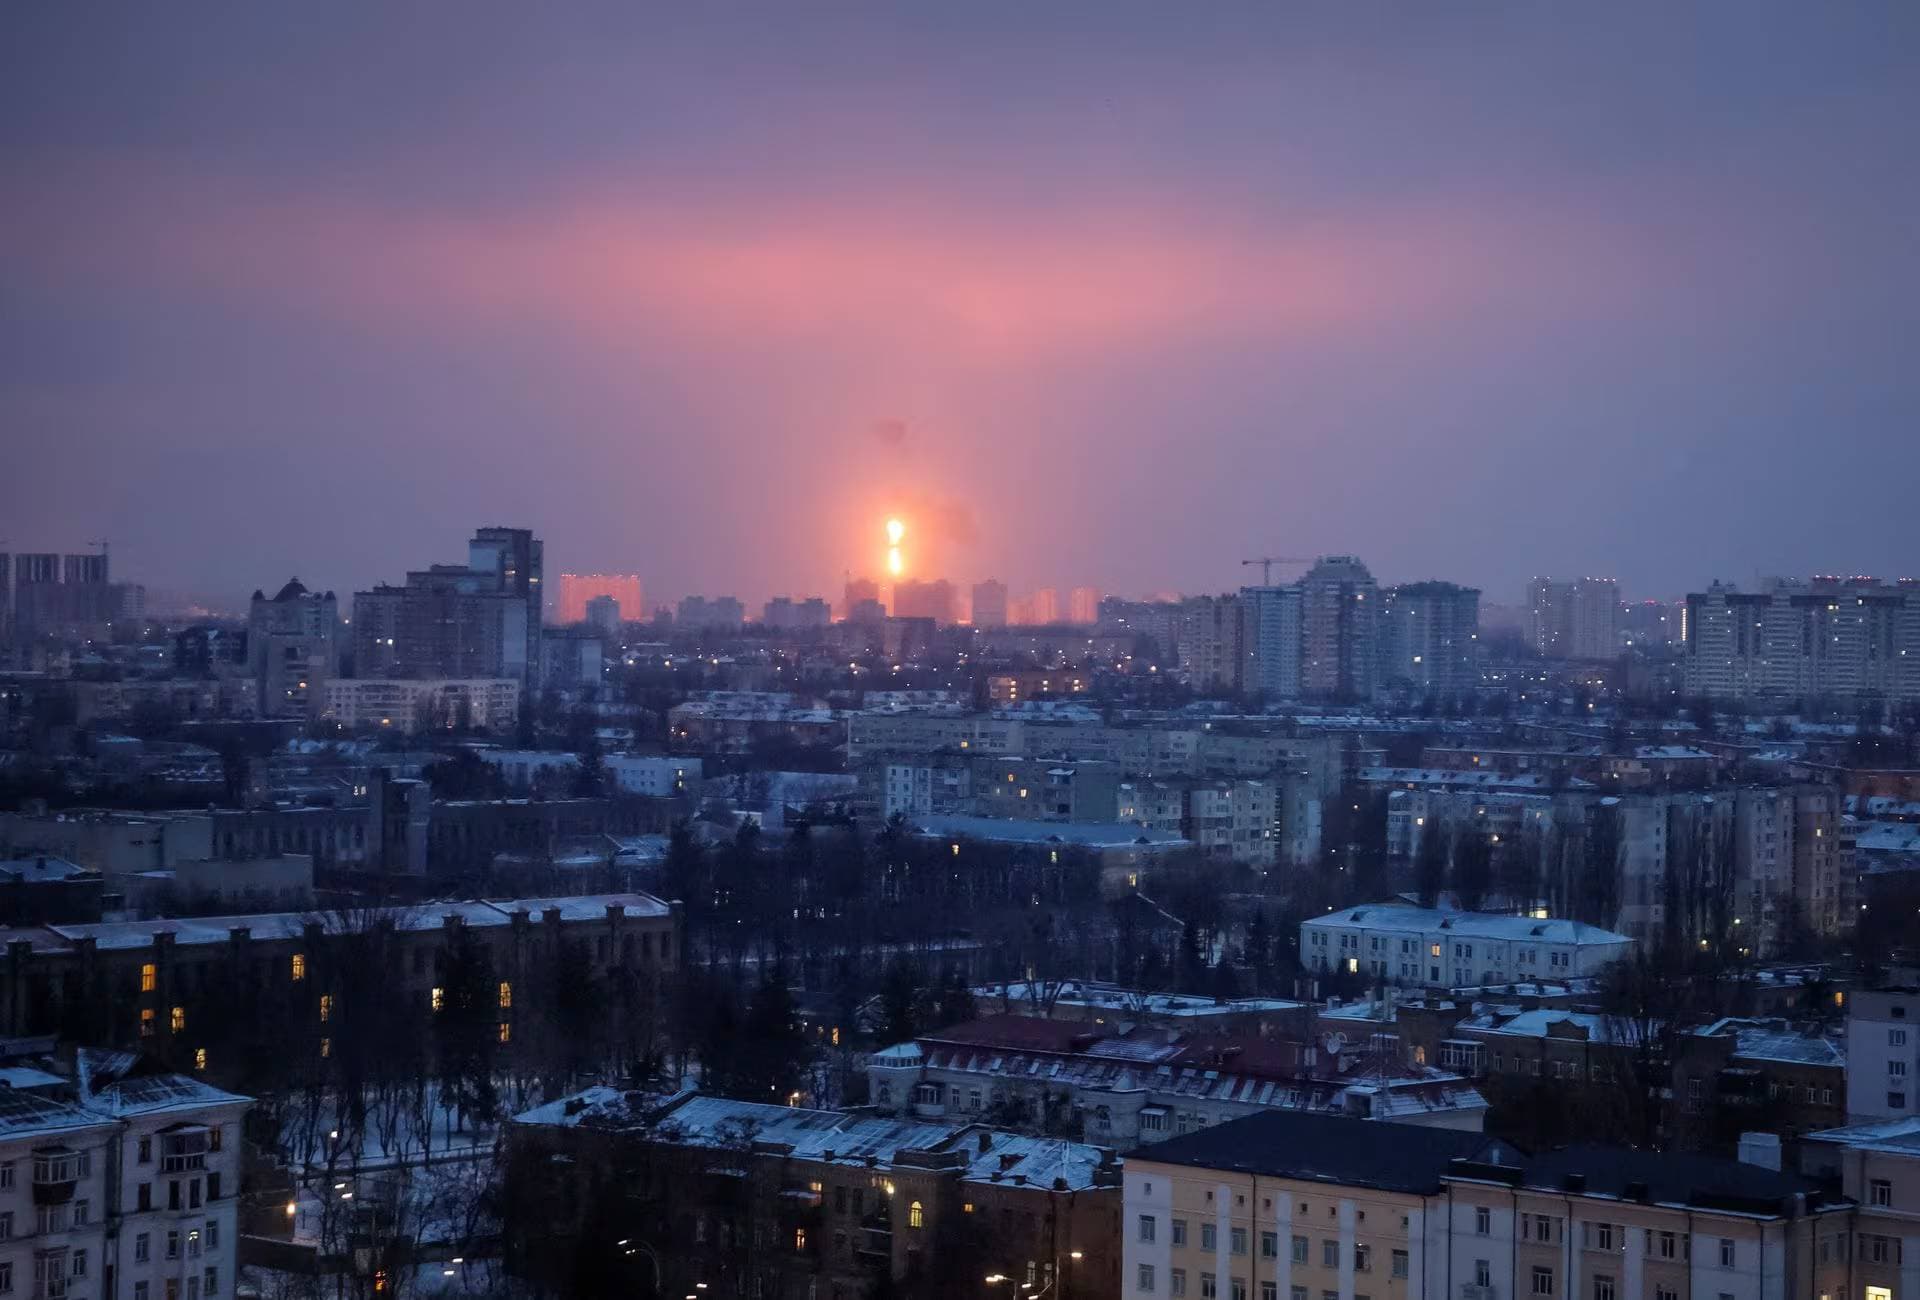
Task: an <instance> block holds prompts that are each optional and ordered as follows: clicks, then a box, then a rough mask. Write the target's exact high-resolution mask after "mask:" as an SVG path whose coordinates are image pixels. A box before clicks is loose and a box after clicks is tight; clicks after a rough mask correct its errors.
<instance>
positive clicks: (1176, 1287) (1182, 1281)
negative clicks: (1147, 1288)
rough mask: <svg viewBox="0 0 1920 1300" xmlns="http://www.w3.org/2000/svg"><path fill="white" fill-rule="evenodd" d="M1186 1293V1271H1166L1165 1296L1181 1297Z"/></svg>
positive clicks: (1178, 1269)
mask: <svg viewBox="0 0 1920 1300" xmlns="http://www.w3.org/2000/svg"><path fill="white" fill-rule="evenodd" d="M1186 1293H1187V1270H1186V1269H1184V1268H1170V1269H1168V1270H1167V1294H1168V1295H1172V1296H1182V1295H1185V1294H1186Z"/></svg>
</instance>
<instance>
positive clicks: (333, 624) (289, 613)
mask: <svg viewBox="0 0 1920 1300" xmlns="http://www.w3.org/2000/svg"><path fill="white" fill-rule="evenodd" d="M340 640H341V630H340V611H339V604H338V602H337V601H336V600H335V599H334V595H333V593H332V592H330V591H329V592H326V593H324V594H322V593H320V592H313V591H308V590H307V589H306V588H305V587H303V586H302V585H301V584H300V580H299V579H298V578H294V579H292V580H290V581H289V582H288V583H287V584H286V585H285V586H283V587H281V588H280V590H279V591H278V592H276V593H274V595H273V597H272V598H271V599H269V598H268V597H267V596H266V595H265V594H264V593H262V592H259V591H256V592H254V593H253V600H252V602H251V604H250V605H249V607H248V611H247V642H246V645H247V671H248V673H249V675H250V676H252V678H253V680H254V688H255V690H256V691H257V693H258V694H257V697H256V698H257V701H258V702H257V706H256V711H257V713H258V716H260V717H263V718H305V717H310V716H312V715H313V713H314V712H315V711H316V709H317V708H318V707H319V705H320V703H321V701H322V700H323V699H324V698H325V691H326V687H327V684H328V683H329V682H331V681H332V680H333V679H334V678H335V677H336V676H338V674H339V672H340Z"/></svg>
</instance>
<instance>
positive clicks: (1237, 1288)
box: [1228, 1277, 1247, 1300]
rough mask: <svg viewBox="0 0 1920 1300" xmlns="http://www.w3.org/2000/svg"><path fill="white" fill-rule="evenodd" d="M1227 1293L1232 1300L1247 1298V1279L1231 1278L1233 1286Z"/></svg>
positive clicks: (1245, 1299)
mask: <svg viewBox="0 0 1920 1300" xmlns="http://www.w3.org/2000/svg"><path fill="white" fill-rule="evenodd" d="M1228 1294H1229V1295H1230V1296H1232V1300H1247V1279H1245V1278H1244V1277H1236V1278H1235V1279H1233V1286H1232V1289H1231V1290H1230V1291H1229V1292H1228Z"/></svg>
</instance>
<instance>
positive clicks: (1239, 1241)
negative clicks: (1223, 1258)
mask: <svg viewBox="0 0 1920 1300" xmlns="http://www.w3.org/2000/svg"><path fill="white" fill-rule="evenodd" d="M1227 1253H1228V1254H1229V1255H1244V1254H1246V1253H1247V1230H1246V1229H1245V1228H1230V1229H1228V1230H1227Z"/></svg>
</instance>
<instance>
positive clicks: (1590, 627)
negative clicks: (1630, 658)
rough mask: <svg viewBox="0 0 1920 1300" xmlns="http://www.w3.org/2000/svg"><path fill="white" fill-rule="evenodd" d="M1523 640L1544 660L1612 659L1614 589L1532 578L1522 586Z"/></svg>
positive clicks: (1597, 581)
mask: <svg viewBox="0 0 1920 1300" xmlns="http://www.w3.org/2000/svg"><path fill="white" fill-rule="evenodd" d="M1527 640H1528V643H1529V644H1531V645H1532V646H1533V648H1534V649H1535V650H1536V651H1538V652H1539V653H1540V654H1542V655H1545V656H1546V657H1548V658H1549V659H1612V658H1614V657H1616V656H1617V655H1618V654H1619V653H1620V584H1619V583H1618V582H1617V581H1615V580H1614V579H1612V578H1575V579H1573V580H1572V581H1570V582H1563V581H1556V580H1554V579H1552V578H1535V579H1534V580H1533V581H1532V582H1531V583H1529V584H1528V586H1527Z"/></svg>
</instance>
